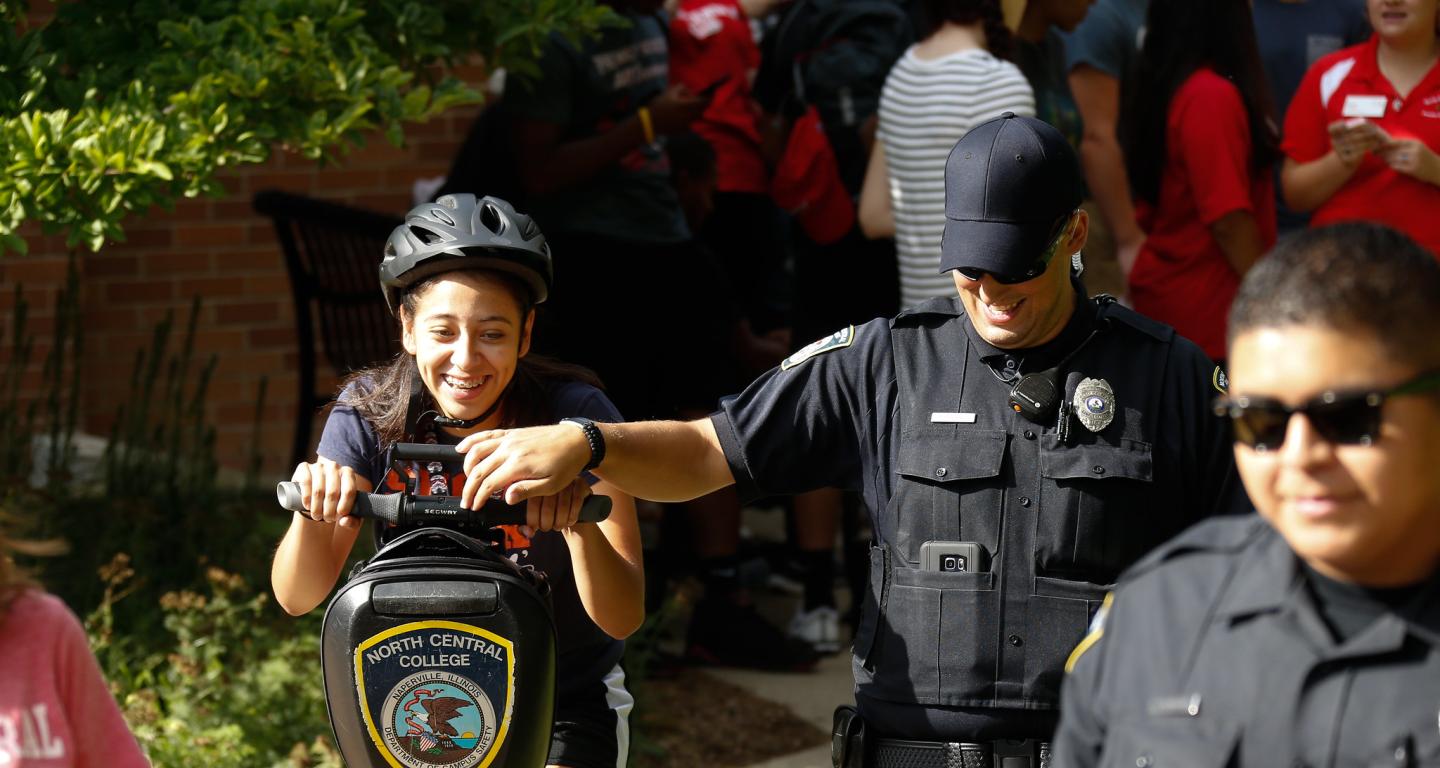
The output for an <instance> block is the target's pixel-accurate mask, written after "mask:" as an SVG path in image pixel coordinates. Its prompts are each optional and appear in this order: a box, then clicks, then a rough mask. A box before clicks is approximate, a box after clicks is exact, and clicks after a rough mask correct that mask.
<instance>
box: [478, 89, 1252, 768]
mask: <svg viewBox="0 0 1440 768" xmlns="http://www.w3.org/2000/svg"><path fill="white" fill-rule="evenodd" d="M1080 179H1081V176H1080V169H1079V164H1078V162H1077V160H1076V158H1075V155H1074V152H1073V150H1072V149H1071V148H1070V145H1069V143H1068V142H1066V141H1065V139H1064V137H1063V136H1061V134H1060V133H1059V132H1058V131H1056V130H1055V129H1054V128H1052V127H1051V126H1049V125H1047V124H1046V123H1043V122H1041V121H1039V120H1034V119H1031V118H1024V117H1016V116H1014V115H1005V116H1004V117H1001V118H997V119H995V120H991V121H988V122H986V123H982V124H981V125H979V126H976V127H975V128H974V129H972V130H971V131H970V132H969V133H968V134H966V136H965V137H964V138H963V139H961V140H960V142H959V143H957V144H956V146H955V148H954V150H953V151H952V152H951V154H950V156H949V160H948V162H947V164H946V170H945V182H946V184H945V185H946V221H945V222H944V226H945V232H944V242H943V255H942V266H943V269H944V270H945V271H947V272H953V279H954V281H955V285H956V287H957V289H958V293H959V296H958V298H951V299H935V300H931V301H929V302H927V303H924V304H921V305H919V306H917V307H914V308H912V309H909V310H907V311H905V312H902V313H901V314H900V315H899V316H898V317H895V318H894V319H890V320H884V319H881V320H874V321H871V322H869V323H866V324H864V325H861V326H859V327H854V326H852V327H847V328H843V329H840V330H839V331H836V332H835V333H833V334H831V335H830V336H828V337H826V338H824V339H821V340H819V341H817V342H815V343H814V344H811V345H809V346H808V347H806V348H805V349H802V350H801V351H799V352H797V353H796V354H794V355H792V356H791V357H790V358H788V359H787V360H785V361H784V362H783V363H782V364H781V365H780V367H778V368H776V369H775V370H772V371H770V372H768V373H766V374H765V375H763V376H761V377H760V378H759V379H758V380H756V381H755V382H754V383H753V384H752V385H751V386H750V387H749V388H747V389H746V390H745V391H744V392H743V393H741V394H740V395H739V396H738V397H736V398H735V399H733V400H732V401H730V402H727V403H726V404H724V405H723V407H722V408H721V410H719V411H717V412H716V413H715V414H713V415H712V416H711V417H710V418H707V419H701V420H698V421H693V422H637V423H630V424H601V425H595V429H594V430H593V431H586V433H585V434H582V433H581V430H577V429H576V428H575V426H574V425H570V424H562V425H558V426H554V427H544V428H537V429H529V430H516V431H510V432H493V433H484V434H481V435H477V436H474V437H472V438H469V439H467V442H466V443H462V444H461V449H462V450H464V449H469V448H470V447H471V446H472V445H478V446H480V448H479V450H474V451H471V452H470V453H469V456H470V457H471V460H472V461H471V464H470V465H467V466H466V475H467V478H468V480H467V487H466V493H489V492H491V491H493V490H498V489H508V490H507V494H508V496H509V497H510V498H511V500H512V501H514V500H518V499H520V498H525V497H528V496H531V495H535V494H539V493H551V492H554V491H555V490H556V489H558V488H559V486H560V482H561V479H562V478H563V479H564V481H565V482H569V480H570V479H572V478H574V476H575V475H576V474H577V473H578V472H580V471H581V469H582V468H592V469H593V471H594V473H595V474H597V475H599V476H600V477H603V478H605V479H606V480H607V481H608V482H611V483H614V484H615V485H617V486H619V487H621V488H624V489H625V490H626V491H628V492H631V493H633V494H635V495H637V496H639V497H642V498H649V499H657V500H676V501H678V500H683V499H689V498H693V497H695V496H699V495H701V494H704V493H709V492H711V491H714V490H716V489H718V488H721V487H724V486H726V485H729V484H731V483H736V484H738V485H739V487H740V490H741V492H742V494H743V495H745V496H747V497H749V498H755V497H760V496H770V495H775V494H782V493H800V492H803V491H807V490H810V489H814V488H821V487H842V488H851V489H855V490H858V491H860V492H861V493H862V495H863V497H864V498H865V501H866V504H867V506H868V507H869V509H870V510H871V511H872V518H873V522H874V526H875V536H874V541H875V546H874V548H873V549H872V551H871V558H870V564H871V568H870V581H869V587H868V590H867V591H866V593H865V594H863V595H859V596H857V598H858V599H861V600H862V601H863V602H862V610H861V618H860V622H859V626H858V627H857V628H856V632H855V644H854V660H853V668H854V673H855V681H856V707H855V708H849V707H844V708H842V709H841V710H840V711H839V712H837V718H836V731H837V737H836V738H835V739H834V747H835V760H836V765H841V766H847V767H848V766H859V765H908V766H915V767H916V768H926V767H927V766H936V767H937V768H940V767H942V766H952V765H964V766H971V765H980V764H982V763H983V764H984V765H987V766H988V765H991V761H992V760H994V761H995V762H994V764H995V765H1001V764H1003V765H1005V766H1007V767H1010V766H1013V767H1015V768H1020V767H1022V766H1040V765H1045V764H1046V763H1047V762H1048V744H1047V743H1046V742H1047V740H1048V739H1049V737H1050V735H1051V733H1052V731H1053V729H1054V727H1055V724H1056V720H1057V713H1056V706H1057V704H1058V698H1059V687H1060V680H1061V677H1062V667H1063V665H1064V661H1065V658H1066V656H1067V655H1068V654H1069V652H1070V650H1071V649H1072V648H1073V647H1074V646H1075V644H1076V643H1077V642H1079V640H1080V639H1081V638H1082V637H1083V636H1084V634H1085V629H1086V627H1087V626H1088V625H1089V623H1090V620H1091V616H1092V614H1093V613H1094V612H1095V611H1096V610H1097V609H1098V608H1099V606H1100V604H1101V601H1102V600H1103V599H1104V596H1105V594H1106V590H1107V588H1108V586H1109V585H1110V584H1111V583H1112V582H1113V581H1114V579H1115V578H1116V577H1117V576H1118V574H1119V573H1120V572H1121V570H1122V569H1124V568H1125V567H1126V566H1128V565H1130V564H1131V563H1133V562H1134V561H1135V560H1137V559H1138V558H1139V557H1141V556H1142V555H1143V554H1145V553H1146V552H1147V551H1149V550H1150V549H1151V548H1153V547H1155V546H1157V545H1159V544H1160V543H1162V542H1164V541H1166V540H1167V539H1169V538H1170V537H1172V536H1174V535H1175V534H1177V533H1179V532H1180V531H1181V530H1183V529H1184V528H1186V527H1188V526H1189V525H1190V524H1191V523H1194V522H1196V521H1198V520H1200V519H1201V518H1204V517H1206V516H1209V515H1212V514H1216V513H1220V512H1227V511H1237V510H1241V509H1243V510H1247V511H1248V509H1249V507H1248V505H1247V504H1246V502H1245V501H1244V499H1243V492H1241V491H1240V484H1239V481H1238V478H1237V477H1236V476H1235V472H1234V463H1233V460H1232V458H1231V456H1230V452H1229V449H1228V438H1227V435H1226V430H1225V428H1224V425H1223V424H1222V423H1220V422H1219V421H1218V420H1216V419H1214V418H1213V417H1212V416H1211V415H1210V407H1211V399H1212V398H1213V397H1214V396H1215V395H1216V394H1218V390H1217V388H1216V387H1217V385H1218V384H1219V382H1220V381H1221V379H1220V377H1219V373H1218V370H1217V369H1216V368H1215V366H1214V365H1213V363H1211V362H1210V360H1209V359H1208V358H1206V357H1205V355H1204V354H1203V353H1202V352H1201V351H1200V349H1199V348H1198V347H1196V346H1195V345H1194V344H1192V343H1190V342H1189V341H1186V340H1184V339H1182V338H1180V337H1177V336H1176V335H1175V333H1174V331H1172V330H1171V329H1170V328H1168V327H1166V326H1164V325H1161V324H1159V323H1156V322H1154V321H1151V320H1147V319H1145V318H1143V317H1141V316H1139V315H1137V314H1135V313H1134V312H1132V311H1130V310H1128V309H1126V308H1124V307H1122V306H1119V305H1117V304H1114V303H1113V302H1110V301H1094V300H1091V299H1088V298H1086V296H1085V294H1084V292H1083V290H1082V286H1081V284H1080V282H1079V281H1078V279H1077V277H1078V275H1077V274H1076V273H1075V272H1074V271H1072V268H1071V258H1070V256H1071V254H1076V253H1078V252H1079V251H1080V250H1081V248H1082V247H1083V246H1084V244H1085V239H1086V235H1087V232H1088V219H1087V218H1086V214H1085V213H1084V212H1083V211H1081V210H1079V206H1080V201H1081V181H1080ZM587 438H588V440H587ZM481 457H483V460H480V459H481ZM472 485H473V488H472V487H471V486H472ZM856 710H858V712H857V711H856Z"/></svg>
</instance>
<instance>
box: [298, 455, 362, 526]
mask: <svg viewBox="0 0 1440 768" xmlns="http://www.w3.org/2000/svg"><path fill="white" fill-rule="evenodd" d="M290 479H291V480H293V481H294V482H295V484H296V485H298V486H300V499H301V501H302V502H303V503H304V505H305V510H306V511H305V512H298V513H296V514H303V515H306V516H308V517H309V518H310V519H311V520H314V521H315V522H317V523H336V524H338V525H339V526H340V527H342V528H357V527H359V526H360V524H361V523H362V522H363V521H362V520H361V519H360V518H358V517H353V516H351V515H350V510H351V509H354V508H355V492H356V490H358V489H357V488H356V486H355V470H353V469H351V468H350V467H342V466H340V465H339V464H336V463H335V462H333V461H330V460H329V459H325V458H321V459H320V460H318V461H314V462H311V463H302V464H299V465H297V466H296V467H295V474H293V475H291V476H290Z"/></svg>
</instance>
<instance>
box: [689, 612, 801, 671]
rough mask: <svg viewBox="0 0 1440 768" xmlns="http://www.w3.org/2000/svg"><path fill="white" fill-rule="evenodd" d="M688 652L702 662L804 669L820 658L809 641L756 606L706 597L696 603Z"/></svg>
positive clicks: (691, 657) (786, 669)
mask: <svg viewBox="0 0 1440 768" xmlns="http://www.w3.org/2000/svg"><path fill="white" fill-rule="evenodd" d="M685 655H686V656H688V657H689V658H690V659H691V660H693V661H697V662H700V663H702V664H714V665H717V666H724V667H745V668H750V669H764V670H785V671H793V672H802V671H806V670H809V669H811V668H813V667H814V666H815V662H816V661H818V660H819V656H818V654H816V652H815V649H814V648H812V647H811V646H810V645H809V644H808V643H806V642H804V641H802V640H797V639H795V638H793V637H788V636H786V634H785V633H784V632H781V631H780V630H779V628H777V627H775V626H773V625H771V624H770V623H769V622H767V621H765V619H764V618H763V617H761V616H760V614H759V613H758V612H757V611H756V610H755V606H753V605H738V604H736V603H734V602H731V601H729V600H725V599H713V598H706V599H703V600H701V601H700V602H698V603H696V604H695V612H694V613H693V614H692V615H691V617H690V630H689V632H688V633H687V637H686V643H685Z"/></svg>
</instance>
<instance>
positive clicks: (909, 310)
mask: <svg viewBox="0 0 1440 768" xmlns="http://www.w3.org/2000/svg"><path fill="white" fill-rule="evenodd" d="M963 314H965V310H963V309H961V308H960V299H959V297H957V296H950V297H945V296H937V297H935V298H933V299H926V300H925V301H922V302H920V303H919V304H916V305H915V306H913V307H906V308H905V309H902V310H900V314H898V315H896V316H895V318H894V319H893V320H891V321H890V324H891V325H909V324H911V323H913V322H916V321H917V320H918V319H919V318H921V317H924V316H926V315H942V316H944V317H960V316H961V315H963Z"/></svg>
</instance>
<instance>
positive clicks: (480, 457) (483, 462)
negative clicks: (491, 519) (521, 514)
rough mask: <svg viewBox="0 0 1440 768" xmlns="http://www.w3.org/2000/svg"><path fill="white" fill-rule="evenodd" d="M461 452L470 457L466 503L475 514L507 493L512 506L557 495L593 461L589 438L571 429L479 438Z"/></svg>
mask: <svg viewBox="0 0 1440 768" xmlns="http://www.w3.org/2000/svg"><path fill="white" fill-rule="evenodd" d="M455 450H457V451H459V452H461V453H463V454H465V461H464V466H465V488H464V489H463V490H462V491H461V492H460V503H461V504H463V505H465V506H466V507H469V508H471V509H476V508H478V506H479V504H477V503H476V500H477V499H478V500H479V502H480V503H483V502H484V500H485V499H488V498H490V495H491V494H493V493H495V492H497V491H504V493H505V503H506V504H519V503H520V502H522V501H524V500H526V499H529V498H532V497H535V496H547V495H554V494H557V493H559V492H560V491H562V490H564V489H565V488H566V487H567V486H569V485H570V483H571V481H573V480H575V478H577V477H579V476H580V472H581V470H583V469H584V468H585V464H586V463H587V462H589V461H590V443H589V441H587V440H586V439H585V433H584V432H583V431H581V430H579V429H576V428H575V427H574V425H571V424H551V425H549V426H544V427H526V428H524V429H492V430H487V431H485V432H476V433H475V434H473V435H470V436H469V437H466V438H465V439H464V440H461V441H460V444H459V445H457V446H455Z"/></svg>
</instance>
